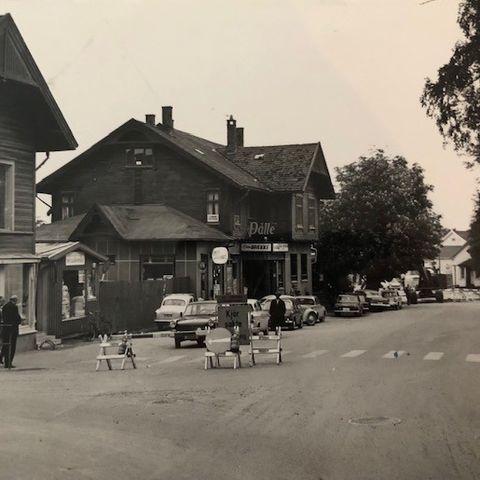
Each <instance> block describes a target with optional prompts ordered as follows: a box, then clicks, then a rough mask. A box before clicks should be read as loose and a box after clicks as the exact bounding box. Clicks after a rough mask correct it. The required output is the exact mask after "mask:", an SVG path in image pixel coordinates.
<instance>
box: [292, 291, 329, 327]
mask: <svg viewBox="0 0 480 480" xmlns="http://www.w3.org/2000/svg"><path fill="white" fill-rule="evenodd" d="M295 298H296V299H297V302H298V306H299V308H300V310H301V311H302V320H303V323H304V324H306V325H315V324H316V323H319V322H323V321H324V320H325V316H326V315H327V309H326V308H325V307H324V306H323V305H322V304H321V303H320V300H319V299H318V297H316V296H314V295H302V296H298V297H295Z"/></svg>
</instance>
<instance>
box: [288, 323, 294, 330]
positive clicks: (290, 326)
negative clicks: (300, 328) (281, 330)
mask: <svg viewBox="0 0 480 480" xmlns="http://www.w3.org/2000/svg"><path fill="white" fill-rule="evenodd" d="M288 329H289V330H295V322H293V323H291V324H290V325H289V327H288Z"/></svg>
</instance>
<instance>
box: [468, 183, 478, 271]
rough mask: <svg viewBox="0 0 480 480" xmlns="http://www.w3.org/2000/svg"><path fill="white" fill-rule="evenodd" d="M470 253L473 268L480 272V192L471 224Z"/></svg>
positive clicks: (476, 199)
mask: <svg viewBox="0 0 480 480" xmlns="http://www.w3.org/2000/svg"><path fill="white" fill-rule="evenodd" d="M469 244H470V246H469V248H468V253H469V254H470V256H471V257H472V266H473V268H474V270H475V271H476V272H479V271H480V190H477V193H476V198H475V209H474V212H473V217H472V222H471V224H470V238H469Z"/></svg>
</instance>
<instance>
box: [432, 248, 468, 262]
mask: <svg viewBox="0 0 480 480" xmlns="http://www.w3.org/2000/svg"><path fill="white" fill-rule="evenodd" d="M464 247H465V245H449V246H446V247H442V248H441V249H440V253H439V254H438V257H437V258H441V259H451V258H454V257H455V256H456V255H457V253H459V252H460V250H462V249H463V248H464Z"/></svg>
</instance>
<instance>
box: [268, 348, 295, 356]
mask: <svg viewBox="0 0 480 480" xmlns="http://www.w3.org/2000/svg"><path fill="white" fill-rule="evenodd" d="M272 348H273V347H272ZM288 353H292V351H291V350H282V355H287V354H288Z"/></svg>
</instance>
